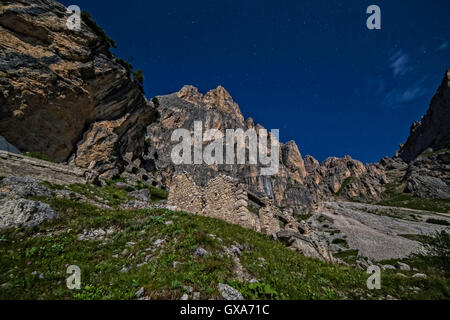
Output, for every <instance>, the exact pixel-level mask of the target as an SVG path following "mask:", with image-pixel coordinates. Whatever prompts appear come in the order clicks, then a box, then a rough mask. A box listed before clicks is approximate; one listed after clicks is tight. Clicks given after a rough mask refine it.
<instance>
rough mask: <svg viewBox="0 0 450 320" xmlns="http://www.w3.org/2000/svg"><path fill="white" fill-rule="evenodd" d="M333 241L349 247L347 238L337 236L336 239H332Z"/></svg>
mask: <svg viewBox="0 0 450 320" xmlns="http://www.w3.org/2000/svg"><path fill="white" fill-rule="evenodd" d="M331 243H333V244H338V245H341V246H343V247H345V248H348V243H347V240H345V239H341V238H335V239H333V241H331Z"/></svg>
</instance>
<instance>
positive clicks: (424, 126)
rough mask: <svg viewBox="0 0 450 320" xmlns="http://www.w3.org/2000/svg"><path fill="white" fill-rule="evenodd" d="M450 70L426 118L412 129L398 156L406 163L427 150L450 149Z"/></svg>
mask: <svg viewBox="0 0 450 320" xmlns="http://www.w3.org/2000/svg"><path fill="white" fill-rule="evenodd" d="M449 123H450V69H448V70H447V71H446V74H445V76H444V79H443V80H442V84H441V86H440V87H439V89H438V91H437V93H436V94H435V96H434V97H433V99H432V100H431V103H430V108H429V109H428V111H427V113H426V115H425V116H423V118H422V120H421V121H420V122H415V123H414V124H413V125H412V127H411V133H410V135H409V137H408V140H407V141H406V143H405V144H403V145H402V146H401V148H400V151H399V153H398V156H399V157H400V158H402V159H403V160H404V161H406V162H408V163H409V162H411V161H413V160H415V159H416V158H417V157H418V156H419V155H420V154H421V153H422V152H424V151H425V150H426V149H428V148H431V149H433V150H435V151H437V150H442V149H450V125H449Z"/></svg>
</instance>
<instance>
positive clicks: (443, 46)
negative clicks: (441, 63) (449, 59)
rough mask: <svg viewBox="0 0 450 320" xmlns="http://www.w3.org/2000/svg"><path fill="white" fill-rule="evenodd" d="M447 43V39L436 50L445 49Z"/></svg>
mask: <svg viewBox="0 0 450 320" xmlns="http://www.w3.org/2000/svg"><path fill="white" fill-rule="evenodd" d="M448 45H449V43H448V41H445V42H443V43H442V44H441V46H440V47H439V49H438V50H445V49H447V48H448Z"/></svg>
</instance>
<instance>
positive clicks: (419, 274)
mask: <svg viewBox="0 0 450 320" xmlns="http://www.w3.org/2000/svg"><path fill="white" fill-rule="evenodd" d="M412 277H413V278H415V279H427V278H428V277H427V275H426V274H424V273H416V274H415V275H413V276H412Z"/></svg>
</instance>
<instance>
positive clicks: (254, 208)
mask: <svg viewBox="0 0 450 320" xmlns="http://www.w3.org/2000/svg"><path fill="white" fill-rule="evenodd" d="M248 211H250V212H252V213H254V214H259V209H258V208H256V207H255V206H252V205H251V204H250V205H249V206H248Z"/></svg>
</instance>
